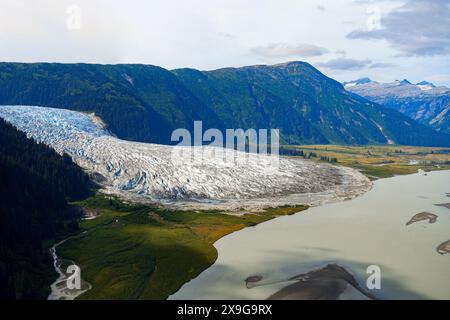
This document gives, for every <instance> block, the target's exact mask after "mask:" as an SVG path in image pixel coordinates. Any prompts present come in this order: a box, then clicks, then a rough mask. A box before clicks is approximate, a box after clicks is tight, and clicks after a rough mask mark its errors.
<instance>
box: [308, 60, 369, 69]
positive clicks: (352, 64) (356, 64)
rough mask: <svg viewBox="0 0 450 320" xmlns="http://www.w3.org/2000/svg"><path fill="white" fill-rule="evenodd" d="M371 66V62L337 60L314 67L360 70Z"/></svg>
mask: <svg viewBox="0 0 450 320" xmlns="http://www.w3.org/2000/svg"><path fill="white" fill-rule="evenodd" d="M371 64H372V61H370V60H356V59H349V58H337V59H332V60H329V61H327V62H320V63H317V64H316V66H318V67H322V68H326V69H332V70H361V69H364V68H367V67H370V65H371Z"/></svg>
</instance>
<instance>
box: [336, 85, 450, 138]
mask: <svg viewBox="0 0 450 320" xmlns="http://www.w3.org/2000/svg"><path fill="white" fill-rule="evenodd" d="M363 79H367V78H363ZM344 86H345V88H346V89H347V90H349V91H351V92H354V93H356V94H359V95H361V96H363V97H365V98H367V99H369V100H371V101H373V102H376V103H379V104H382V105H384V106H386V107H388V108H391V109H394V110H397V111H400V112H401V113H403V114H405V115H407V116H408V117H410V118H411V119H414V120H417V121H418V122H420V123H423V124H425V125H427V126H430V127H432V128H434V129H436V130H438V131H441V132H444V133H450V89H449V88H447V87H443V86H441V87H436V86H435V85H434V84H433V83H431V82H428V81H422V82H419V83H416V84H412V83H410V82H409V81H407V80H403V81H395V82H392V83H379V82H375V81H371V80H370V81H363V82H361V80H355V81H350V82H345V83H344Z"/></svg>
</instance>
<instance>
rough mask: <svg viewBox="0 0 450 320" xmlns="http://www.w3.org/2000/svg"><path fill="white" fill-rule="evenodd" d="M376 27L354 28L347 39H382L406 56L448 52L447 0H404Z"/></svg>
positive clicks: (449, 9)
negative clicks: (367, 28) (368, 28)
mask: <svg viewBox="0 0 450 320" xmlns="http://www.w3.org/2000/svg"><path fill="white" fill-rule="evenodd" d="M379 22H380V26H379V28H375V29H373V30H362V29H358V30H354V31H352V32H351V33H349V34H348V35H347V38H349V39H369V40H385V41H387V43H388V44H389V45H390V46H391V47H392V48H394V49H396V50H398V51H400V52H401V54H402V55H406V56H434V55H446V54H449V53H450V4H449V1H448V0H404V4H403V5H402V6H400V7H399V8H397V9H394V10H392V11H391V12H389V13H388V14H386V15H385V16H384V17H381V18H380V21H379Z"/></svg>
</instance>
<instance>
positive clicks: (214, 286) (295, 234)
mask: <svg viewBox="0 0 450 320" xmlns="http://www.w3.org/2000/svg"><path fill="white" fill-rule="evenodd" d="M449 193H450V171H435V172H431V173H427V174H424V173H417V174H413V175H408V176H398V177H394V178H389V179H382V180H378V181H376V182H375V183H374V186H373V189H372V190H371V191H369V192H368V193H366V194H364V195H363V196H361V197H359V198H356V199H353V200H349V201H345V202H341V203H334V204H328V205H323V206H319V207H314V208H311V209H309V210H307V211H305V212H302V213H298V214H296V215H294V216H288V217H281V218H278V219H275V220H272V221H268V222H266V223H263V224H261V225H258V226H256V227H254V228H247V229H244V230H242V231H239V232H236V233H234V234H231V235H229V236H227V237H225V238H222V239H221V240H219V241H218V242H216V244H215V246H216V248H217V250H218V253H219V257H218V260H217V261H216V263H215V264H214V265H213V266H211V267H210V268H209V269H207V270H206V271H204V272H203V273H202V274H200V276H198V277H197V278H196V279H193V280H192V281H190V282H189V283H187V284H185V285H184V286H183V287H182V288H181V289H180V290H179V291H178V292H177V293H175V294H174V295H172V296H171V297H170V298H171V299H266V298H268V297H269V296H271V295H272V294H273V293H275V292H276V291H278V290H280V289H281V288H283V287H285V286H287V285H288V284H290V283H291V282H289V281H287V279H289V278H290V277H293V276H296V275H299V274H302V273H307V272H309V271H311V270H312V269H316V268H321V267H323V266H325V265H327V264H328V263H337V264H338V265H340V266H342V267H344V268H345V269H346V270H348V271H349V272H351V273H352V274H353V275H354V277H355V278H356V280H357V281H358V282H359V283H360V285H361V286H362V287H365V285H366V279H367V277H368V274H367V267H368V266H370V265H378V266H379V267H380V268H381V289H380V290H372V291H371V292H370V293H371V294H372V295H374V296H375V297H376V298H380V299H429V298H431V299H450V254H447V255H445V254H444V255H442V254H439V253H438V252H437V247H438V246H439V245H440V244H442V243H444V242H446V241H448V240H450V209H448V208H446V207H444V206H436V204H443V203H450V197H449V196H450V194H449ZM420 212H429V213H433V214H435V215H437V216H438V218H437V221H436V222H435V223H433V224H430V223H429V222H428V221H420V222H416V223H413V224H411V225H409V226H407V225H406V223H407V222H408V221H409V220H410V219H411V218H412V216H414V215H415V214H417V213H420ZM254 275H258V276H259V277H262V279H263V280H262V281H261V284H263V285H260V286H256V287H253V288H251V289H248V288H247V287H246V285H245V281H244V280H245V279H246V278H247V277H249V276H254ZM264 284H265V285H264Z"/></svg>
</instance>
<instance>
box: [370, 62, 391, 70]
mask: <svg viewBox="0 0 450 320" xmlns="http://www.w3.org/2000/svg"><path fill="white" fill-rule="evenodd" d="M392 67H395V65H393V64H392V63H383V62H377V63H372V64H371V65H370V66H369V68H370V69H376V68H392Z"/></svg>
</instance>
